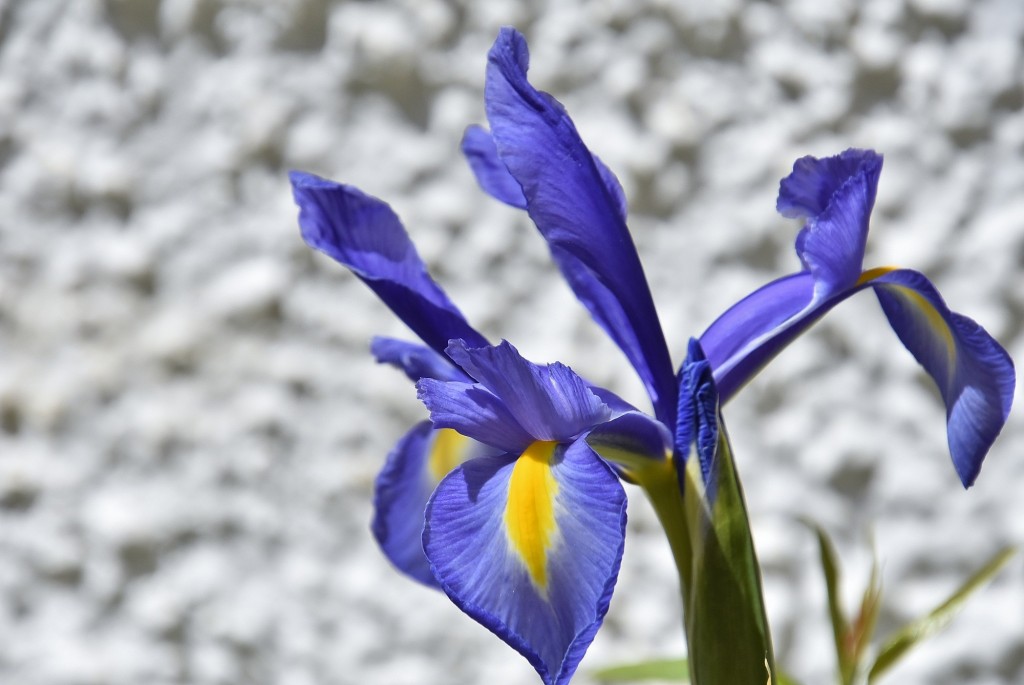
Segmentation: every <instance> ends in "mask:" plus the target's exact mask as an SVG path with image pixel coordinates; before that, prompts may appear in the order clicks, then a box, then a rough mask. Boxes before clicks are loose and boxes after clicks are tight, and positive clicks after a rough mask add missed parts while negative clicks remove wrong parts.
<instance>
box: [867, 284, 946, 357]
mask: <svg viewBox="0 0 1024 685" xmlns="http://www.w3.org/2000/svg"><path fill="white" fill-rule="evenodd" d="M895 270H896V267H894V266H882V267H878V268H876V269H869V270H867V271H865V272H864V273H862V274H861V275H860V278H859V279H858V280H857V284H858V285H863V284H865V283H867V282H868V281H873V280H874V279H876V278H878V277H879V276H884V275H885V274H887V273H889V272H890V271H895ZM882 287H884V288H888V289H889V290H891V291H893V292H895V293H896V294H898V295H900V296H901V297H903V298H905V299H907V300H909V301H910V303H911V304H913V305H914V308H915V309H917V310H918V311H919V312H921V315H922V316H923V317H924V320H925V324H926V325H927V326H928V328H930V329H932V331H933V332H934V333H935V334H936V335H937V336H938V337H939V338H941V339H942V342H943V343H944V344H945V346H946V359H947V361H948V362H949V365H950V367H951V368H952V366H953V364H954V363H955V362H956V339H955V338H954V337H953V331H951V330H950V328H949V324H948V323H947V322H946V320H945V319H944V318H942V314H940V313H939V310H938V309H936V308H935V305H933V304H932V303H931V302H930V301H929V300H928V299H927V298H926V297H925V296H924V295H922V294H921V293H919V292H917V291H916V290H914V289H913V288H908V287H907V286H904V285H896V284H892V283H885V284H883V285H882Z"/></svg>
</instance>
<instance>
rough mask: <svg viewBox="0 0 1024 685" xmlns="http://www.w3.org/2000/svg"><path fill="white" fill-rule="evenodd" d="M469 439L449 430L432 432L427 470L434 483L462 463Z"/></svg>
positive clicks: (442, 429) (441, 429)
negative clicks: (432, 438)
mask: <svg viewBox="0 0 1024 685" xmlns="http://www.w3.org/2000/svg"><path fill="white" fill-rule="evenodd" d="M468 447H469V438H467V437H466V436H465V435H462V434H461V433H459V432H458V431H455V430H454V429H451V428H439V429H438V430H436V431H434V440H433V443H432V444H431V446H430V454H429V455H428V456H427V469H428V470H429V471H430V475H431V477H432V478H433V479H434V481H435V482H437V483H440V482H441V479H442V478H444V477H445V476H447V475H448V474H449V473H451V472H452V470H453V469H455V467H456V466H458V465H459V464H461V463H462V462H464V461H465V460H466V459H465V454H466V449H467V448H468Z"/></svg>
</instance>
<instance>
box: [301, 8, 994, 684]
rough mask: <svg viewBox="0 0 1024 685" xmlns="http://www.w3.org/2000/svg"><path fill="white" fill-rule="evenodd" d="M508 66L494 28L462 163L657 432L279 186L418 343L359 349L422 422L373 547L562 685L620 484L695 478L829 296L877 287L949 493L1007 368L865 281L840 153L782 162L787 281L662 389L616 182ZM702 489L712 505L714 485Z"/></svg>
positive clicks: (847, 172) (524, 58)
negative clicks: (530, 233)
mask: <svg viewBox="0 0 1024 685" xmlns="http://www.w3.org/2000/svg"><path fill="white" fill-rule="evenodd" d="M527 67H528V52H527V47H526V42H525V40H524V39H523V37H522V36H521V35H520V34H519V33H518V32H516V31H515V30H513V29H509V28H506V29H503V30H502V31H501V32H500V34H499V36H498V39H497V40H496V42H495V44H494V46H493V48H492V49H491V51H490V54H489V59H488V65H487V77H486V91H485V104H486V112H487V119H488V123H489V125H490V130H489V131H487V130H484V129H482V128H479V127H471V128H470V129H469V130H468V131H467V132H466V136H465V138H464V140H463V145H462V148H463V152H464V153H465V155H466V157H467V159H468V160H469V162H470V165H471V167H472V169H473V171H474V173H475V174H476V177H477V179H478V181H479V183H480V185H481V187H482V188H483V189H484V190H485V191H486V192H488V193H489V194H491V195H492V196H494V197H495V198H497V199H499V200H501V201H503V202H505V203H507V204H510V205H512V206H514V207H518V208H521V209H524V210H526V211H527V212H528V213H529V216H530V218H531V219H532V220H533V222H534V224H535V225H536V226H537V228H538V229H539V231H540V233H541V234H542V235H543V237H544V238H545V239H546V241H547V243H548V246H549V247H550V250H551V254H552V257H553V259H554V261H555V263H556V264H557V265H558V267H559V269H560V270H561V272H562V274H563V275H564V276H565V278H566V280H567V281H568V283H569V285H570V286H571V288H572V289H573V291H574V292H575V294H576V295H577V297H578V298H579V300H580V301H581V302H582V304H583V305H584V306H585V307H586V308H587V309H588V311H589V312H590V313H591V315H592V316H593V318H594V320H595V321H596V322H597V323H598V325H600V326H601V327H602V328H603V329H604V330H605V331H606V332H607V333H608V335H609V336H610V337H611V338H612V339H613V340H614V341H615V342H616V344H617V345H618V346H619V347H620V348H621V349H622V351H623V353H624V354H625V356H626V358H627V359H628V360H629V362H630V363H631V364H632V366H633V367H634V369H635V370H636V372H637V373H638V375H639V377H640V379H641V380H642V381H643V384H644V386H645V388H646V390H647V393H648V395H649V397H650V400H651V403H652V406H653V413H654V418H651V417H650V416H648V415H646V414H644V413H642V412H640V411H639V410H637V409H635V408H634V407H632V406H630V405H628V404H627V403H625V402H624V401H622V400H621V399H619V398H618V397H616V396H615V395H614V394H613V393H611V392H609V391H607V390H604V389H601V388H598V387H595V386H593V385H592V384H590V383H588V382H587V381H585V380H584V379H582V378H580V377H579V376H577V375H576V374H575V373H574V372H573V371H572V370H571V369H569V368H568V367H566V366H564V365H562V364H550V365H538V364H533V363H531V362H529V361H527V360H525V359H524V358H522V356H520V355H519V353H518V351H517V350H516V349H515V348H514V347H513V346H512V345H510V344H509V343H507V342H502V343H500V344H499V345H496V346H492V345H491V344H490V343H489V342H488V340H487V339H486V338H485V337H484V336H483V335H482V334H480V333H479V332H478V331H477V330H476V329H474V328H473V327H472V326H471V325H470V324H469V323H468V322H467V321H466V319H465V317H464V316H463V315H462V314H461V313H460V312H459V310H458V309H457V308H456V306H455V305H454V304H453V303H452V302H451V301H450V300H449V298H448V297H447V296H446V295H445V293H444V292H443V290H442V289H441V288H440V286H438V284H437V283H436V282H435V281H434V280H433V279H432V278H431V277H430V276H429V274H428V273H427V271H426V268H425V266H424V264H423V262H422V260H421V259H420V257H419V256H418V254H417V252H416V249H415V247H414V246H413V244H412V242H411V241H410V240H409V237H408V235H407V234H406V232H405V230H404V228H403V227H402V225H401V223H400V222H399V220H398V217H397V216H396V215H395V214H394V212H393V211H392V210H391V208H390V207H388V205H386V204H385V203H383V202H381V201H380V200H378V199H376V198H373V197H370V196H368V195H366V194H364V193H362V192H361V191H359V190H358V189H356V188H353V187H351V186H346V185H341V184H337V183H333V182H331V181H327V180H325V179H322V178H319V177H316V176H313V175H311V174H306V173H301V172H293V173H292V175H291V181H292V186H293V191H294V196H295V201H296V203H297V204H298V206H299V208H300V215H299V223H300V226H301V229H302V235H303V238H304V239H305V241H306V242H307V243H308V244H309V245H310V246H311V247H313V248H315V249H317V250H319V251H321V252H324V253H325V254H327V255H328V256H330V257H332V258H333V259H335V260H337V261H338V262H340V263H341V264H343V265H345V266H346V267H348V268H349V269H350V270H351V271H352V272H353V273H355V274H356V275H357V276H358V277H359V278H361V279H362V280H363V281H364V282H365V283H366V284H367V285H368V286H369V287H370V288H371V289H372V290H373V291H374V292H375V293H376V294H377V295H378V296H379V297H380V298H381V299H382V300H383V301H384V303H385V304H387V305H388V306H389V307H390V308H391V309H392V310H393V311H394V312H395V313H396V314H397V315H398V316H399V317H400V318H401V319H402V321H404V322H405V323H406V324H407V325H408V326H409V328H410V329H411V330H412V331H413V333H415V334H416V335H417V336H418V337H419V338H420V340H421V341H422V343H423V344H418V343H409V342H404V341H399V340H393V339H389V338H377V339H375V340H374V342H373V345H372V351H373V353H374V355H375V356H376V358H377V359H378V360H379V361H381V362H385V363H389V364H393V365H395V366H397V367H399V368H401V369H402V370H403V371H404V372H405V373H406V374H407V375H408V376H409V377H410V378H411V379H413V380H414V381H416V385H417V391H418V394H419V397H420V399H421V400H422V401H423V402H424V404H425V405H426V407H427V409H428V410H429V412H430V421H429V422H422V423H420V424H417V425H416V426H414V427H413V428H412V429H411V430H410V431H409V432H408V433H407V434H406V435H405V436H404V437H403V438H402V439H401V440H400V441H399V442H398V444H397V445H396V446H395V448H394V449H393V450H392V452H391V453H390V454H389V455H388V457H387V460H386V463H385V466H384V469H383V470H382V472H381V474H380V476H379V477H378V480H377V483H376V490H375V509H376V514H375V518H374V522H373V531H374V534H375V536H376V537H377V540H378V541H379V543H380V545H381V548H382V549H383V550H384V552H385V554H386V555H387V556H388V558H389V559H390V560H391V561H392V562H393V563H394V564H395V565H396V566H397V567H398V568H399V569H401V570H402V571H404V572H405V573H407V574H408V575H410V576H411V577H413V578H415V579H417V580H419V581H421V582H423V583H425V584H427V585H431V586H434V587H439V588H441V589H442V590H444V591H445V592H446V593H447V594H448V596H449V597H451V599H452V600H453V601H454V602H455V603H456V604H457V605H458V606H459V607H460V608H461V609H462V610H463V611H465V612H466V613H468V614H469V615H471V616H472V617H473V618H475V619H476V620H478V621H479V622H481V623H482V624H483V625H485V626H486V627H487V628H489V629H490V630H492V631H493V632H495V633H496V634H497V635H498V636H500V637H501V638H502V639H503V640H505V641H506V642H507V643H508V644H510V645H511V646H512V647H514V648H515V649H516V650H518V651H519V652H520V653H521V654H523V655H524V656H525V657H526V658H527V659H528V660H529V661H530V663H531V664H532V665H533V666H534V667H535V668H536V669H537V671H538V673H539V674H540V676H541V678H542V679H543V681H544V682H545V683H548V684H552V683H565V682H567V681H568V680H569V679H570V678H571V676H572V674H573V673H574V672H575V670H576V667H577V665H578V664H579V661H580V659H581V658H582V656H583V654H584V652H585V650H586V648H587V646H588V645H589V644H590V642H591V640H592V639H593V636H594V634H595V633H596V631H597V629H598V627H599V626H600V624H601V621H602V620H603V617H604V614H605V612H606V610H607V608H608V602H609V599H610V596H611V592H612V589H613V587H614V584H615V580H616V577H617V574H618V569H619V563H620V560H621V555H622V548H623V538H624V528H625V494H624V492H623V489H622V486H621V485H620V478H623V479H625V480H631V481H638V482H641V484H643V483H644V482H648V483H649V482H650V481H651V479H652V478H655V479H661V480H662V481H664V480H665V479H671V481H672V482H673V483H674V482H676V479H678V478H679V477H680V473H681V469H680V463H679V462H680V460H681V459H685V458H686V454H687V453H688V449H689V446H690V443H691V441H692V442H696V444H697V447H698V449H697V455H698V457H699V458H700V465H701V470H702V472H703V474H704V476H705V479H706V480H707V479H708V476H709V474H710V473H711V469H710V464H709V463H705V462H707V461H708V460H710V459H711V458H713V454H714V444H715V442H716V440H717V433H716V431H717V430H718V428H719V425H718V421H717V407H718V404H719V401H725V400H727V399H728V398H729V397H731V396H732V395H733V394H734V393H735V392H736V391H737V390H738V389H739V388H740V387H742V386H743V385H744V384H745V383H746V382H747V381H748V380H749V379H750V378H751V377H753V375H755V374H756V373H757V371H759V370H760V369H761V368H762V367H763V366H764V365H765V364H766V363H767V362H768V361H769V360H770V359H771V358H772V357H773V356H774V355H775V354H777V353H778V352H779V351H780V350H781V349H782V348H783V347H785V346H786V345H787V344H789V343H790V342H792V340H794V339H795V338H796V337H797V336H798V335H799V334H800V333H802V332H803V331H805V330H806V329H807V328H808V327H809V326H810V325H811V324H812V323H814V322H815V321H816V320H818V319H819V318H820V317H821V316H822V315H824V314H825V313H826V312H827V311H828V310H829V309H831V308H832V307H833V306H835V304H837V303H838V302H839V301H841V300H842V299H845V298H846V297H848V296H849V295H851V294H852V293H854V292H857V291H859V290H861V289H864V288H867V287H872V288H874V290H875V292H876V294H877V295H878V298H879V300H880V302H881V304H882V307H883V309H884V311H885V313H886V315H887V316H888V317H889V321H890V322H891V324H892V325H893V328H894V329H895V331H896V333H897V335H898V336H899V338H900V340H901V341H902V342H903V343H904V345H906V347H907V348H908V349H909V350H910V351H911V352H912V353H913V355H914V356H915V358H916V359H917V360H918V361H919V362H920V363H921V364H922V365H923V366H924V368H925V370H926V371H927V372H928V373H929V374H930V375H931V376H932V377H933V378H934V379H935V380H936V382H937V383H938V386H939V389H940V391H941V394H942V397H943V399H944V400H945V402H946V406H947V416H948V427H949V429H948V430H949V441H950V450H951V453H952V456H953V462H954V465H955V466H956V468H957V471H958V473H959V474H960V477H961V479H962V480H963V482H964V484H965V485H969V484H970V483H972V482H973V480H974V478H975V477H976V476H977V473H978V469H979V468H980V466H981V461H982V459H983V457H984V455H985V453H986V452H987V450H988V448H989V446H990V445H991V443H992V441H993V440H994V439H995V436H996V434H997V433H998V432H999V430H1000V429H1001V427H1002V425H1003V423H1004V422H1005V420H1006V416H1007V413H1008V411H1009V406H1010V402H1011V400H1012V393H1013V386H1014V372H1013V366H1012V363H1011V361H1010V359H1009V357H1008V355H1007V354H1006V352H1005V351H1004V350H1003V349H1002V348H1001V347H1000V346H999V345H998V344H997V343H996V342H995V341H994V340H993V339H992V338H991V337H990V336H989V335H988V334H987V333H986V332H985V331H984V330H983V329H981V328H980V327H979V326H978V325H977V324H975V323H974V322H973V321H971V320H970V319H967V318H966V317H963V316H961V315H959V314H955V313H952V312H950V311H949V309H948V308H947V307H946V305H945V304H944V303H943V301H942V299H941V298H940V297H939V295H938V293H937V292H936V291H935V289H934V287H933V286H932V285H931V284H930V283H929V282H928V281H927V280H926V279H925V278H924V277H923V276H922V275H920V274H918V273H917V272H914V271H909V270H904V269H873V270H869V271H863V270H862V266H861V261H862V257H863V253H864V243H865V239H866V235H867V226H868V218H869V214H870V212H871V207H872V205H873V202H874V196H875V188H876V186H877V182H878V174H879V172H880V169H881V158H880V157H879V156H878V155H876V154H875V153H873V152H870V151H859V150H850V151H847V152H845V153H843V154H842V155H840V156H838V157H833V158H827V159H820V160H819V159H813V158H805V159H802V160H799V161H798V162H797V163H796V166H795V168H794V171H793V173H792V174H791V175H790V176H789V177H787V178H786V179H784V180H783V182H782V186H781V190H780V195H779V203H778V208H779V211H781V212H782V213H783V214H784V215H786V216H790V217H798V218H803V219H804V220H805V226H804V228H803V230H802V231H801V232H800V234H799V236H798V239H797V252H798V254H799V256H800V259H801V261H802V264H803V270H802V271H801V272H799V273H797V274H794V275H791V276H788V277H785V278H782V279H779V280H777V281H774V282H773V283H770V284H768V285H767V286H765V287H764V288H762V289H760V290H758V291H756V292H754V293H753V294H751V295H750V296H748V297H747V298H745V299H743V300H742V301H740V302H739V303H738V304H737V305H735V306H734V307H732V308H731V309H729V310H728V311H727V312H725V314H723V315H722V316H721V317H720V318H719V319H718V320H717V321H716V322H715V323H713V324H712V325H711V326H710V327H709V328H708V329H707V331H705V332H704V334H703V335H702V336H701V337H700V339H699V342H698V341H692V342H691V346H690V351H689V355H688V360H687V362H686V363H684V365H683V367H682V368H681V369H680V372H679V374H678V375H677V374H676V373H674V371H673V366H672V362H671V357H670V355H669V351H668V346H667V344H666V342H665V337H664V334H663V332H662V329H661V324H660V322H659V320H658V317H657V313H656V311H655V307H654V302H653V299H652V297H651V293H650V290H649V288H648V286H647V283H646V279H645V276H644V273H643V269H642V267H641V264H640V259H639V257H638V255H637V252H636V249H635V247H634V245H633V242H632V239H631V237H630V234H629V231H628V229H627V227H626V221H625V220H626V201H625V198H624V194H623V192H622V188H621V186H620V185H619V183H618V181H617V179H616V178H615V176H614V174H612V172H611V171H610V170H608V168H607V167H606V166H605V165H604V164H603V163H602V162H601V161H600V160H599V159H597V157H595V156H593V155H592V154H591V153H590V152H589V150H588V149H587V147H586V146H585V145H584V144H583V142H582V140H581V139H580V137H579V135H578V133H577V132H576V129H575V126H574V125H573V123H572V121H571V120H570V118H569V117H568V115H567V114H566V112H565V110H564V108H563V107H562V106H561V105H560V104H559V103H558V102H557V101H556V100H555V99H554V98H552V97H551V96H550V95H548V94H546V93H543V92H541V91H538V90H536V89H535V88H533V86H532V85H531V84H530V83H529V81H528V80H527V76H526V72H527ZM702 348H703V349H702ZM716 385H717V390H716ZM719 393H720V397H719ZM595 450H596V451H595ZM705 485H706V486H707V495H708V496H713V491H714V483H713V482H706V483H705Z"/></svg>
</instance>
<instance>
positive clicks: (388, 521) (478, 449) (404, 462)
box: [371, 421, 491, 588]
mask: <svg viewBox="0 0 1024 685" xmlns="http://www.w3.org/2000/svg"><path fill="white" fill-rule="evenodd" d="M490 453H491V452H490V451H488V449H487V448H486V447H484V446H483V445H481V444H479V443H477V442H474V441H472V440H470V439H469V438H466V437H464V436H461V435H459V434H458V433H456V432H455V431H453V430H450V429H447V428H445V429H442V430H433V429H432V427H431V425H430V423H429V422H428V421H422V422H420V423H418V424H416V425H415V426H414V427H413V428H412V430H410V431H409V432H408V433H406V434H405V436H403V437H402V439H401V440H399V441H398V444H397V445H395V448H394V449H393V450H392V451H391V453H390V454H388V457H387V461H386V462H385V464H384V468H383V469H382V470H381V472H380V474H379V475H378V476H377V480H376V483H375V484H374V497H373V503H374V517H373V523H372V525H371V528H372V530H373V535H374V537H375V538H376V539H377V543H378V544H379V545H380V548H381V550H383V552H384V555H385V556H386V557H387V558H388V559H389V560H390V561H391V563H392V564H394V565H395V566H396V567H397V568H398V569H399V570H400V571H402V572H404V573H405V574H407V575H409V576H410V577H412V578H414V579H415V580H418V581H419V582H421V583H423V584H425V585H429V586H431V587H435V588H439V587H440V586H439V585H438V584H437V581H436V580H434V575H433V574H432V573H431V572H430V564H429V562H427V558H426V556H425V555H424V554H423V542H422V535H423V521H424V518H423V517H424V512H425V510H426V506H427V500H429V499H430V495H431V493H432V492H433V491H434V488H435V487H436V486H437V484H438V483H439V482H440V481H441V479H442V478H444V476H446V475H448V473H450V472H451V471H452V470H453V469H454V468H455V467H456V466H458V465H460V464H462V463H463V462H465V461H467V460H468V459H471V458H473V457H477V456H481V455H486V454H490Z"/></svg>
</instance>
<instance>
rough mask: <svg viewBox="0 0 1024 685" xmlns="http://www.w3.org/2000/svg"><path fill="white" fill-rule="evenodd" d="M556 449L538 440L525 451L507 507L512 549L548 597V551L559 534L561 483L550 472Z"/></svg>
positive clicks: (515, 469)
mask: <svg viewBox="0 0 1024 685" xmlns="http://www.w3.org/2000/svg"><path fill="white" fill-rule="evenodd" d="M557 446H558V443H557V442H549V441H544V440H538V441H537V442H534V443H531V444H530V446H529V447H527V448H526V450H525V451H524V452H523V453H522V455H520V457H519V458H518V459H517V460H516V463H515V466H513V467H512V477H511V478H510V479H509V484H508V502H507V503H506V504H505V531H506V534H507V535H508V542H509V546H510V547H511V548H512V550H513V551H514V552H515V554H516V555H517V556H518V557H519V561H521V562H522V564H523V566H524V567H525V568H526V572H527V573H528V574H529V576H530V580H531V581H532V582H533V585H534V587H536V588H537V590H538V591H539V592H540V593H541V595H542V596H546V594H547V586H548V551H549V550H550V549H551V547H552V545H553V543H554V538H555V533H556V532H557V523H556V522H555V495H557V494H558V482H557V481H556V480H555V477H554V475H553V474H552V473H551V459H552V457H554V454H555V447H557Z"/></svg>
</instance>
